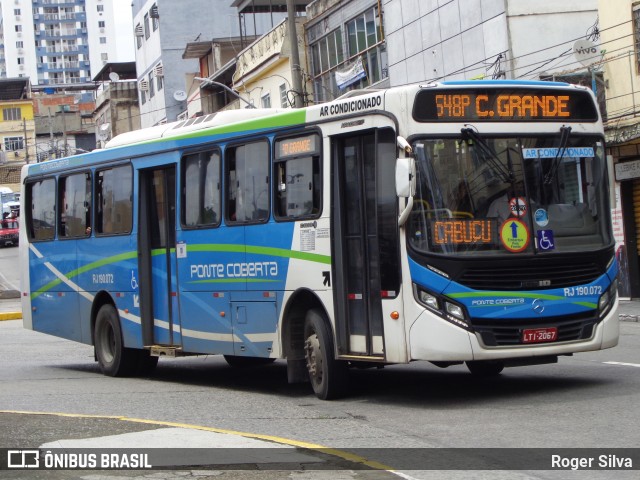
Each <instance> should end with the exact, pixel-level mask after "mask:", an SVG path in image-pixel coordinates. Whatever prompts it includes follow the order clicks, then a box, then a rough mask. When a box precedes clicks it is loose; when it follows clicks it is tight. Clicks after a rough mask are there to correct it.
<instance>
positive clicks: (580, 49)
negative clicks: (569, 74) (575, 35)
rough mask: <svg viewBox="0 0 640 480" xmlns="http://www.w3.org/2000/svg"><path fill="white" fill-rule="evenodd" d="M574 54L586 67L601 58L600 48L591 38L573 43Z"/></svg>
mask: <svg viewBox="0 0 640 480" xmlns="http://www.w3.org/2000/svg"><path fill="white" fill-rule="evenodd" d="M573 55H574V56H575V57H576V60H578V61H579V62H580V63H581V64H582V65H584V66H585V67H588V66H590V65H591V64H592V63H594V62H595V61H597V60H599V59H600V56H601V52H600V48H599V47H598V46H597V45H596V44H595V43H593V42H592V41H590V40H578V41H577V42H576V43H574V44H573Z"/></svg>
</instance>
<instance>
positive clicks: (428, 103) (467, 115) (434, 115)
mask: <svg viewBox="0 0 640 480" xmlns="http://www.w3.org/2000/svg"><path fill="white" fill-rule="evenodd" d="M413 118H414V119H415V120H416V121H418V122H437V121H440V122H526V121H535V120H538V121H556V122H576V121H588V122H595V121H597V120H598V112H597V110H596V109H595V107H594V105H593V100H592V98H591V94H590V93H589V92H587V91H586V90H578V89H576V90H570V91H566V90H563V91H560V90H557V89H553V88H539V89H535V90H530V89H529V90H526V91H524V90H521V89H518V88H511V87H508V88H501V89H491V88H478V89H474V88H451V89H447V90H438V91H436V90H427V89H425V90H422V91H420V92H418V94H417V96H416V100H415V104H414V108H413Z"/></svg>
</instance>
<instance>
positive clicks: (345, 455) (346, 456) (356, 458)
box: [0, 410, 412, 480]
mask: <svg viewBox="0 0 640 480" xmlns="http://www.w3.org/2000/svg"><path fill="white" fill-rule="evenodd" d="M2 413H9V414H18V415H51V416H56V417H67V418H97V419H110V420H120V421H123V422H133V423H144V424H148V425H163V426H167V427H176V428H188V429H192V430H202V431H205V432H215V433H224V434H228V435H239V436H241V437H246V438H255V439H259V440H267V441H271V442H275V443H280V444H282V445H290V446H292V447H299V448H306V449H308V450H315V451H318V452H320V453H324V454H326V455H333V456H334V457H338V458H341V459H343V460H347V461H349V462H353V463H361V464H362V465H366V466H367V467H370V468H373V469H375V470H384V471H387V472H389V473H391V474H393V475H396V476H398V477H401V478H405V479H408V480H412V477H410V476H409V475H406V474H403V473H401V472H398V471H395V470H394V469H393V468H392V467H389V466H388V465H384V464H382V463H379V462H375V461H372V460H368V459H367V458H365V457H361V456H360V455H355V454H353V453H349V452H345V451H343V450H338V449H335V448H328V447H325V446H323V445H319V444H317V443H309V442H301V441H299V440H293V439H290V438H284V437H276V436H274V435H263V434H261V433H250V432H240V431H236V430H226V429H223V428H215V427H205V426H202V425H192V424H189V423H178V422H165V421H160V420H147V419H143V418H129V417H123V416H118V415H90V414H83V413H61V412H30V411H24V410H0V414H2Z"/></svg>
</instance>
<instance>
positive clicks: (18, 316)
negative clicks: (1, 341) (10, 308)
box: [0, 312, 22, 322]
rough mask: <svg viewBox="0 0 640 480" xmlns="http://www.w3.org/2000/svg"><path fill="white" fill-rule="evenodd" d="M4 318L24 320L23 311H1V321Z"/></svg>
mask: <svg viewBox="0 0 640 480" xmlns="http://www.w3.org/2000/svg"><path fill="white" fill-rule="evenodd" d="M3 320H22V312H2V313H0V322H2V321H3Z"/></svg>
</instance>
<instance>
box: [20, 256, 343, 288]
mask: <svg viewBox="0 0 640 480" xmlns="http://www.w3.org/2000/svg"><path fill="white" fill-rule="evenodd" d="M187 250H188V251H189V252H231V253H244V252H245V251H246V252H247V253H251V254H258V255H269V256H272V257H282V258H293V259H296V260H305V261H308V262H316V263H323V264H326V265H330V264H331V257H330V256H329V255H320V254H318V253H308V252H297V251H294V250H287V249H284V248H274V247H258V246H252V245H247V246H245V245H236V244H199V245H189V246H188V247H187ZM171 252H175V249H174V248H172V249H171ZM164 253H165V249H163V248H157V249H154V250H152V251H151V255H152V256H154V257H155V256H157V255H162V254H164ZM137 255H138V252H136V251H132V252H125V253H121V254H119V255H114V256H112V257H107V258H103V259H100V260H98V261H96V262H91V263H88V264H87V265H84V266H82V267H80V268H77V269H76V270H71V271H70V272H68V273H66V274H64V275H65V278H68V279H70V278H73V277H76V276H78V275H80V274H81V273H86V272H89V271H91V270H94V269H96V268H99V267H104V266H105V265H109V264H112V263H117V262H121V261H123V260H131V259H134V258H136V257H137ZM239 281H243V280H239ZM244 281H245V282H246V281H250V280H244ZM258 281H265V282H266V281H267V280H258ZM61 283H62V279H60V278H56V279H55V280H52V281H50V282H49V283H47V284H46V285H44V286H43V287H42V288H39V289H38V290H36V291H35V292H33V293H32V294H31V299H32V300H33V299H35V298H37V297H39V296H40V295H42V294H43V293H45V292H47V291H49V290H51V289H52V288H54V287H56V286H57V285H60V284H61Z"/></svg>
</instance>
